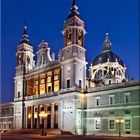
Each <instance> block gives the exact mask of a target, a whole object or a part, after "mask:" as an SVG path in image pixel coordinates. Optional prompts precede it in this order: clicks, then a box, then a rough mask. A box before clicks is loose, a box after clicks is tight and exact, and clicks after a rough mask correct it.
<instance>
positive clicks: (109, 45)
mask: <svg viewBox="0 0 140 140" xmlns="http://www.w3.org/2000/svg"><path fill="white" fill-rule="evenodd" d="M108 36H109V32H106V38H105V41H104V51H107V50H111V42H110V40H109V37H108Z"/></svg>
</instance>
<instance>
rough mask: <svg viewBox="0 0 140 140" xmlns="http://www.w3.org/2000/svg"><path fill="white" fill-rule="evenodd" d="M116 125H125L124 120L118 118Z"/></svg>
mask: <svg viewBox="0 0 140 140" xmlns="http://www.w3.org/2000/svg"><path fill="white" fill-rule="evenodd" d="M116 123H120V124H121V123H124V120H123V119H122V118H117V119H116Z"/></svg>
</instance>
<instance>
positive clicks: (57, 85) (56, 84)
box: [54, 81, 59, 92]
mask: <svg viewBox="0 0 140 140" xmlns="http://www.w3.org/2000/svg"><path fill="white" fill-rule="evenodd" d="M58 90H59V81H55V82H54V92H56V91H58Z"/></svg>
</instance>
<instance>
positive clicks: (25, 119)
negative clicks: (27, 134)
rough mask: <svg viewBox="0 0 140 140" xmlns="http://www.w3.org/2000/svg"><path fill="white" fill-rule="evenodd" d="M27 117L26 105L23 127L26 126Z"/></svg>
mask: <svg viewBox="0 0 140 140" xmlns="http://www.w3.org/2000/svg"><path fill="white" fill-rule="evenodd" d="M27 119H28V116H27V107H24V124H23V125H24V128H27Z"/></svg>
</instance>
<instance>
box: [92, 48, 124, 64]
mask: <svg viewBox="0 0 140 140" xmlns="http://www.w3.org/2000/svg"><path fill="white" fill-rule="evenodd" d="M106 62H118V63H119V64H120V65H122V66H124V63H123V61H122V60H121V58H120V57H119V56H117V55H116V54H115V53H113V52H112V51H111V50H108V51H103V52H102V53H101V54H99V55H97V56H96V57H95V59H94V60H93V63H92V65H98V64H103V63H106Z"/></svg>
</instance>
